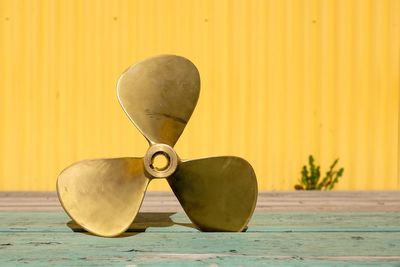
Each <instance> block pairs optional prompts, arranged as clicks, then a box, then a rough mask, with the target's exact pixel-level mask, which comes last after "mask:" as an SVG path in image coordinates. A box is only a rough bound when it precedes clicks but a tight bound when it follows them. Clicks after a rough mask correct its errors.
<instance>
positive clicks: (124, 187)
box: [57, 158, 150, 237]
mask: <svg viewBox="0 0 400 267" xmlns="http://www.w3.org/2000/svg"><path fill="white" fill-rule="evenodd" d="M149 181H150V180H149V179H148V178H147V177H146V176H145V175H144V173H143V159H141V158H116V159H97V160H85V161H81V162H78V163H75V164H73V165H71V166H70V167H68V168H66V169H65V170H64V171H63V172H61V174H60V175H59V176H58V180H57V192H58V196H59V199H60V202H61V204H62V206H63V208H64V209H65V211H66V212H67V213H68V214H69V215H70V217H71V218H72V219H73V220H74V221H75V222H76V223H78V224H79V225H81V226H82V227H83V228H84V229H86V230H87V231H89V232H91V233H93V234H96V235H100V236H107V237H111V236H117V235H119V234H121V233H123V232H124V231H125V230H126V229H128V227H129V225H130V224H131V223H132V222H133V220H134V218H135V216H136V214H137V213H138V211H139V208H140V206H141V204H142V201H143V197H144V194H145V191H146V188H147V185H148V183H149Z"/></svg>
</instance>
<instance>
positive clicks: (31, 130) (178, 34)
mask: <svg viewBox="0 0 400 267" xmlns="http://www.w3.org/2000/svg"><path fill="white" fill-rule="evenodd" d="M399 18H400V1H398V0H392V1H378V0H376V1H367V0H365V1H364V0H359V1H348V0H338V1H333V0H332V1H264V0H259V1H256V0H254V1H230V0H224V1H223V0H219V1H212V0H210V1H185V0H180V1H172V0H165V1H155V0H153V1H147V0H146V1H128V0H126V1H97V0H96V1H95V0H93V1H80V0H68V1H67V0H60V1H51V0H47V1H33V0H26V1H22V0H16V1H4V0H0V38H1V39H0V58H1V60H0V73H1V74H0V76H1V79H0V92H1V98H0V119H1V123H0V127H1V128H0V129H1V130H0V190H54V189H55V186H54V185H55V179H56V176H57V174H58V172H59V171H60V170H61V169H62V168H63V167H65V166H66V165H68V164H70V163H72V162H74V161H77V160H80V159H85V158H96V157H117V156H129V155H130V156H141V155H143V154H144V152H145V151H146V148H147V144H146V142H145V141H144V139H143V138H142V136H140V134H139V133H138V131H136V129H135V128H134V127H133V126H132V125H131V124H130V122H129V120H128V119H127V118H126V116H125V115H124V114H123V112H122V110H121V108H120V106H119V104H118V102H117V99H116V95H115V90H114V88H115V84H116V80H117V79H118V77H119V74H120V73H121V72H122V71H123V70H124V69H125V68H126V67H127V66H128V65H130V64H132V63H134V62H136V61H138V60H141V59H144V58H146V57H148V56H153V55H157V54H164V53H174V54H179V55H183V56H186V57H188V58H190V59H191V60H192V61H193V62H194V63H195V64H196V65H197V66H198V67H199V69H200V73H201V76H202V91H201V97H200V101H199V103H198V107H197V109H196V111H195V113H194V115H193V117H192V119H191V121H190V123H189V125H188V128H187V129H186V130H185V133H184V134H183V136H182V137H181V140H180V141H179V142H178V145H177V146H176V149H177V151H178V153H179V154H180V155H181V156H182V157H183V158H193V157H200V156H207V155H220V154H221V155H224V154H232V155H238V156H242V157H244V158H246V159H248V160H249V161H250V162H251V163H252V164H253V165H254V167H255V170H256V173H257V175H258V179H259V185H260V189H276V190H279V189H291V188H292V187H293V185H294V184H295V182H296V181H297V179H298V178H299V171H300V168H301V166H302V164H303V163H304V162H305V161H306V160H307V156H308V154H310V153H312V154H314V155H316V157H317V159H318V160H319V161H320V162H321V163H322V166H323V167H327V166H328V164H329V163H330V162H331V161H332V160H333V159H334V158H335V157H340V164H341V165H343V166H344V167H345V169H346V171H345V177H344V178H343V180H342V181H341V182H340V184H339V186H338V188H340V189H400V187H399V178H398V164H399V156H398V152H399V143H398V142H399V137H398V136H399V132H398V126H399V110H398V109H399V99H400V95H399V86H400V83H399V59H400V54H399V47H400V41H399V40H400V29H399V27H400V21H399V20H400V19H399ZM152 189H156V190H161V189H166V184H165V183H163V182H157V183H155V184H154V185H153V186H152Z"/></svg>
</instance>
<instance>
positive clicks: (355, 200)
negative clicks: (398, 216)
mask: <svg viewBox="0 0 400 267" xmlns="http://www.w3.org/2000/svg"><path fill="white" fill-rule="evenodd" d="M13 210H18V211H31V210H34V211H56V210H62V208H61V206H60V203H59V201H58V198H57V195H56V194H55V193H54V192H0V211H13ZM141 211H182V209H181V207H180V205H179V202H178V201H177V199H176V198H175V196H174V195H173V194H172V193H171V192H148V193H147V194H146V197H145V199H144V201H143V205H142V208H141ZM256 211H400V191H354V192H353V191H352V192H343V191H334V192H325V191H322V192H321V191H296V192H261V193H260V194H259V197H258V202H257V208H256Z"/></svg>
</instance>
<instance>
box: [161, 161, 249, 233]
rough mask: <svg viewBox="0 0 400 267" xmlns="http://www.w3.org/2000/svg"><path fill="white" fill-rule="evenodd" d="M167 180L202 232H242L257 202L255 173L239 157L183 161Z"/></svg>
mask: <svg viewBox="0 0 400 267" xmlns="http://www.w3.org/2000/svg"><path fill="white" fill-rule="evenodd" d="M168 183H169V184H170V186H171V188H172V190H173V191H174V193H175V195H176V197H177V198H178V200H179V202H180V203H181V205H182V207H183V209H184V210H185V212H186V214H187V215H188V217H189V218H190V220H191V221H192V222H193V223H194V224H195V225H197V226H198V227H199V228H200V229H201V230H203V231H242V230H243V229H244V228H245V227H246V225H247V223H248V221H249V220H250V217H251V215H252V214H253V211H254V208H255V206H256V202H257V180H256V175H255V173H254V171H253V168H252V167H251V165H250V164H249V163H248V162H247V161H245V160H244V159H241V158H238V157H214V158H204V159H195V160H188V161H183V162H182V163H181V164H180V165H179V167H178V169H177V170H176V172H175V173H174V174H173V175H172V176H171V177H169V178H168Z"/></svg>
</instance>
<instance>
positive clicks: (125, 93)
mask: <svg viewBox="0 0 400 267" xmlns="http://www.w3.org/2000/svg"><path fill="white" fill-rule="evenodd" d="M199 92H200V76H199V72H198V71H197V68H196V67H195V66H194V65H193V63H192V62H190V61H189V60H187V59H186V58H183V57H178V56H159V57H154V58H150V59H147V60H145V61H142V62H140V63H138V64H136V65H133V66H132V67H130V68H129V69H128V70H126V71H125V72H124V73H123V74H122V75H121V78H120V79H119V81H118V85H117V93H118V99H119V101H120V103H121V105H122V107H123V109H124V110H125V112H126V114H128V116H129V118H130V119H131V120H132V122H133V123H134V124H135V125H136V127H137V128H138V129H139V131H140V132H141V133H142V134H143V135H144V136H145V137H146V138H147V140H148V141H149V143H151V144H154V143H161V144H167V145H170V146H172V147H173V146H174V145H175V143H176V141H178V138H179V136H181V134H182V132H183V129H184V128H185V126H186V124H187V122H188V121H189V118H190V116H191V115H192V113H193V110H194V108H195V107H196V103H197V99H198V98H199Z"/></svg>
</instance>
